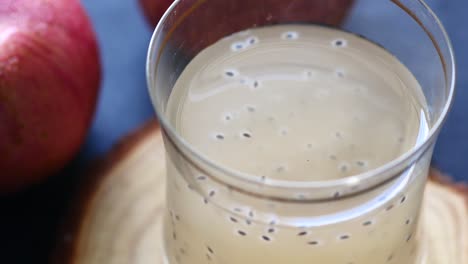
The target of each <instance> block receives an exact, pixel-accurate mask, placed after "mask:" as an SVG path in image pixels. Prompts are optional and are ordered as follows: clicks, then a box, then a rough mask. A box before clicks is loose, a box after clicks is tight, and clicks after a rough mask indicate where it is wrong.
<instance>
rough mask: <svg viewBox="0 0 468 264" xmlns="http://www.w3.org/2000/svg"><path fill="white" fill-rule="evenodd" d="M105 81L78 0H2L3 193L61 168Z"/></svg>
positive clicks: (0, 118)
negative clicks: (102, 80)
mask: <svg viewBox="0 0 468 264" xmlns="http://www.w3.org/2000/svg"><path fill="white" fill-rule="evenodd" d="M100 80H101V68H100V60H99V51H98V45H97V42H96V38H95V33H94V31H93V29H92V26H91V23H90V21H89V18H88V17H87V15H86V12H85V11H84V9H83V8H82V6H81V4H80V3H79V1H78V0H54V1H48V0H1V2H0V193H1V194H5V193H11V192H14V191H19V190H22V189H24V188H26V187H28V186H30V185H32V184H35V183H38V182H40V181H42V180H44V179H45V178H46V177H47V176H48V175H50V174H52V173H54V172H57V171H58V170H60V169H61V168H63V167H64V166H65V164H66V163H67V162H68V161H70V159H72V158H73V156H74V155H75V154H76V152H77V151H78V149H79V147H80V145H81V144H82V142H83V140H84V138H85V135H86V133H87V130H88V128H89V126H90V123H91V121H92V117H93V114H94V111H95V106H96V100H97V94H98V90H99V86H100Z"/></svg>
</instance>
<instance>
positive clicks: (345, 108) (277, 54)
mask: <svg viewBox="0 0 468 264" xmlns="http://www.w3.org/2000/svg"><path fill="white" fill-rule="evenodd" d="M425 106H426V104H425V101H424V97H423V95H422V93H421V88H420V86H419V84H418V82H417V81H416V80H415V78H414V77H413V76H412V75H411V73H410V72H409V71H408V70H407V69H406V68H405V66H404V65H402V64H401V63H400V62H399V61H398V60H397V59H396V58H395V57H393V56H392V55H391V54H389V53H388V52H386V51H385V50H384V49H382V48H381V47H379V46H377V45H375V44H373V43H371V42H369V41H367V40H364V39H362V38H360V37H357V36H355V35H352V34H349V33H346V32H342V31H338V30H335V29H330V28H324V27H318V26H298V25H287V26H274V27H266V28H259V29H254V30H250V31H246V32H241V33H238V34H235V35H233V36H230V37H227V38H225V39H223V40H221V41H219V42H218V43H216V44H214V45H213V46H211V47H208V48H207V49H205V50H204V51H203V52H201V53H200V54H199V55H198V56H197V57H196V58H195V59H193V61H191V62H190V64H189V65H188V66H187V68H186V69H185V70H184V72H183V73H182V75H181V76H180V78H179V80H178V81H177V83H176V85H175V87H174V90H173V92H172V94H171V97H170V100H169V102H168V108H167V113H166V114H167V115H168V117H169V120H170V121H171V122H172V124H173V125H174V126H175V128H176V129H177V131H178V132H179V133H180V134H181V135H182V136H183V137H184V139H185V140H187V141H188V142H189V143H190V144H191V145H193V147H194V148H195V149H196V150H197V151H199V152H201V153H202V154H203V155H204V156H206V157H208V158H209V159H211V160H213V161H215V162H216V163H218V164H221V165H223V166H225V167H227V168H229V169H231V170H237V171H241V172H245V173H250V174H254V175H256V176H263V177H264V178H265V180H268V179H282V180H296V181H314V180H331V179H338V178H343V177H348V176H350V175H354V174H358V173H362V172H364V171H367V170H370V169H373V168H376V167H378V166H381V165H383V164H384V163H386V162H389V161H391V160H393V159H395V158H397V157H398V156H399V155H401V154H402V153H403V152H405V151H407V150H408V149H410V148H411V147H413V146H414V144H416V143H417V142H418V141H419V140H422V139H424V137H425V136H426V133H427V122H426V118H425V114H424V108H425ZM167 147H169V150H168V184H167V214H166V219H165V228H164V230H165V250H166V255H167V260H168V262H169V263H170V264H182V263H188V264H206V263H215V264H241V263H242V264H258V263H271V264H274V263H278V264H280V263H281V264H285V263H288V264H289V263H294V264H308V263H327V264H384V263H394V264H396V263H398V264H414V263H416V262H415V259H416V256H415V249H416V246H417V243H416V240H415V236H416V233H415V230H416V225H417V222H418V221H417V220H418V212H419V208H420V203H421V198H422V192H423V188H424V181H425V175H427V169H428V164H429V161H430V157H429V155H426V156H425V157H424V158H422V159H421V160H420V161H419V162H418V163H417V164H416V166H414V167H413V168H412V169H411V170H408V172H407V173H406V174H405V175H403V176H401V177H399V179H397V180H395V181H393V182H390V183H388V184H386V185H385V186H382V187H380V188H379V189H376V190H374V191H372V192H368V193H363V194H361V195H359V196H355V197H352V198H347V199H337V200H336V201H333V202H327V203H284V202H280V201H269V200H264V199H259V198H255V197H250V196H247V195H243V194H240V193H237V192H235V191H233V190H231V189H229V188H227V187H226V186H224V185H222V184H220V183H219V182H217V181H214V180H212V179H211V178H210V177H209V175H204V174H203V172H200V171H197V169H196V168H190V167H189V166H190V165H189V164H188V163H187V162H186V161H184V160H183V159H179V158H178V155H177V152H176V151H174V150H173V149H171V145H170V144H169V145H167ZM319 219H321V220H319Z"/></svg>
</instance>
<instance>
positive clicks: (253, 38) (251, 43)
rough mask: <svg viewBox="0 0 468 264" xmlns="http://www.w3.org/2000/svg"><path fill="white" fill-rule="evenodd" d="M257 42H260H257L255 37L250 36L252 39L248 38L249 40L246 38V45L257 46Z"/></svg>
mask: <svg viewBox="0 0 468 264" xmlns="http://www.w3.org/2000/svg"><path fill="white" fill-rule="evenodd" d="M258 42H260V40H259V39H258V38H257V37H255V36H252V37H250V38H248V39H247V40H246V43H247V44H248V45H255V44H257V43H258Z"/></svg>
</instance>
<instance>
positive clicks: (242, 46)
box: [231, 41, 245, 51]
mask: <svg viewBox="0 0 468 264" xmlns="http://www.w3.org/2000/svg"><path fill="white" fill-rule="evenodd" d="M243 49H245V43H244V42H240V41H239V42H234V43H232V45H231V50H232V51H241V50H243Z"/></svg>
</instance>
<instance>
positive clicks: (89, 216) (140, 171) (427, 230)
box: [52, 123, 468, 264]
mask: <svg viewBox="0 0 468 264" xmlns="http://www.w3.org/2000/svg"><path fill="white" fill-rule="evenodd" d="M164 176H165V161H164V146H163V141H162V138H161V131H160V129H159V127H158V125H157V124H156V123H151V124H148V125H147V126H146V127H145V128H143V129H141V130H140V131H139V132H137V133H135V134H134V135H132V136H130V137H129V138H127V139H126V140H124V142H123V143H122V144H120V145H119V146H118V147H117V148H116V149H115V151H113V152H112V153H111V154H110V155H109V157H107V159H106V160H104V161H103V162H102V164H100V166H99V168H98V169H97V170H96V171H94V172H93V173H90V174H89V175H86V176H85V183H84V184H83V186H82V188H81V189H80V193H79V195H78V196H79V197H78V198H77V201H76V204H75V208H73V210H72V213H71V214H70V216H69V219H68V222H67V224H66V225H65V228H64V230H63V231H62V232H61V235H60V237H59V241H58V247H57V250H56V252H55V254H54V255H53V259H52V261H53V263H57V264H59V263H60V264H129V263H132V264H147V263H148V264H149V263H151V264H159V263H163V262H162V245H161V216H162V214H163V210H164V184H165V177H164ZM431 178H432V180H431V181H430V182H429V183H428V186H427V191H426V196H425V204H424V209H423V217H422V222H421V228H422V232H421V233H422V237H421V241H422V242H423V248H424V250H425V252H426V253H427V261H426V263H427V264H468V188H467V187H466V186H461V185H458V186H457V185H454V184H452V183H451V182H450V181H449V180H447V179H446V178H444V177H443V176H441V174H439V173H437V172H436V171H434V170H433V171H432V175H431ZM239 264H241V263H239ZM288 264H289V263H288ZM376 264H378V263H376Z"/></svg>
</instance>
